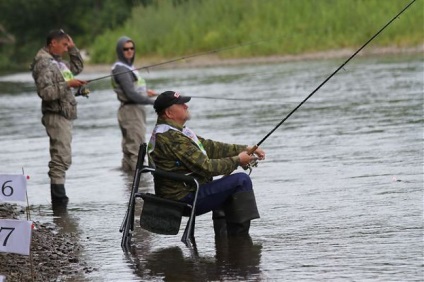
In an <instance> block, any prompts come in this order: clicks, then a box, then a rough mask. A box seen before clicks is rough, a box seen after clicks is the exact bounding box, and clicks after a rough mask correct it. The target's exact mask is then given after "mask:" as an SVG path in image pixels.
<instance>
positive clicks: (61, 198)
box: [50, 184, 69, 206]
mask: <svg viewBox="0 0 424 282" xmlns="http://www.w3.org/2000/svg"><path fill="white" fill-rule="evenodd" d="M50 195H51V198H52V204H53V205H55V206H61V205H62V206H66V205H67V204H68V202H69V198H68V196H66V191H65V184H51V185H50Z"/></svg>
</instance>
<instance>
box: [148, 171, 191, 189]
mask: <svg viewBox="0 0 424 282" xmlns="http://www.w3.org/2000/svg"><path fill="white" fill-rule="evenodd" d="M151 172H152V174H153V175H157V176H160V177H164V178H168V179H172V180H178V181H183V182H186V183H193V184H194V185H196V186H198V182H197V180H196V178H194V177H193V176H189V175H185V174H180V173H175V172H169V171H164V170H161V169H154V170H153V171H151Z"/></svg>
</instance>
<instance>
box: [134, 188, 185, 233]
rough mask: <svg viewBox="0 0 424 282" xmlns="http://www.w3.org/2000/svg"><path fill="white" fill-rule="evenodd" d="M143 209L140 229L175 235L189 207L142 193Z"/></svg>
mask: <svg viewBox="0 0 424 282" xmlns="http://www.w3.org/2000/svg"><path fill="white" fill-rule="evenodd" d="M141 197H142V198H143V200H144V204H143V209H142V211H141V215H140V226H141V228H143V229H145V230H148V231H150V232H153V233H157V234H163V235H177V234H178V232H179V230H180V226H181V218H182V217H183V215H186V214H188V213H189V211H190V209H191V205H189V204H186V203H181V202H177V201H173V200H168V199H164V198H160V197H158V196H156V195H153V194H150V193H143V194H141Z"/></svg>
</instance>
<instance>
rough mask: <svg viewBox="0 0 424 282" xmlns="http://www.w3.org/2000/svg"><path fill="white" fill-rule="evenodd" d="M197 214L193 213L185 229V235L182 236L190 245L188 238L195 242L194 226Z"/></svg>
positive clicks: (185, 242)
mask: <svg viewBox="0 0 424 282" xmlns="http://www.w3.org/2000/svg"><path fill="white" fill-rule="evenodd" d="M195 221H196V216H195V215H192V216H190V217H189V219H188V221H187V225H186V227H185V229H184V233H183V236H182V237H181V242H183V243H184V244H185V245H186V246H188V239H189V238H190V240H191V241H192V242H194V226H195Z"/></svg>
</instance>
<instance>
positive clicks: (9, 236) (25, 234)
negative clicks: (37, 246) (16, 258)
mask: <svg viewBox="0 0 424 282" xmlns="http://www.w3.org/2000/svg"><path fill="white" fill-rule="evenodd" d="M31 226H32V221H27V220H15V219H0V252H4V253H15V254H21V255H27V256H28V255H29V250H30V246H31V231H32V229H31Z"/></svg>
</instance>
